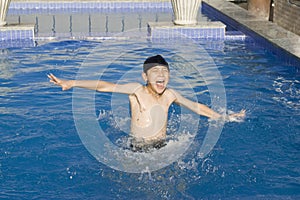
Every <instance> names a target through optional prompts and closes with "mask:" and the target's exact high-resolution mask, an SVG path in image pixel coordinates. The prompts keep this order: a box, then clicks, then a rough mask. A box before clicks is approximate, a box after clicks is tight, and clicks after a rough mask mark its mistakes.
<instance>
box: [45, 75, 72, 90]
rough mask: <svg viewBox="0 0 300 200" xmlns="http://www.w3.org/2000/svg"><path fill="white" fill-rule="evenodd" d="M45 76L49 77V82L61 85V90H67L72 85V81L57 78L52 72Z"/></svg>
mask: <svg viewBox="0 0 300 200" xmlns="http://www.w3.org/2000/svg"><path fill="white" fill-rule="evenodd" d="M47 76H48V78H49V79H50V82H51V83H54V84H55V85H58V86H61V88H62V90H69V89H70V88H72V87H73V81H69V80H62V79H59V78H57V77H56V76H54V75H53V74H48V75H47Z"/></svg>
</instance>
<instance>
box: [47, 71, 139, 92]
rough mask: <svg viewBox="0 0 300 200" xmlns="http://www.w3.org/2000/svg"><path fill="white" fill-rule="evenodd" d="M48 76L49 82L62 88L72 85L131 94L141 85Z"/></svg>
mask: <svg viewBox="0 0 300 200" xmlns="http://www.w3.org/2000/svg"><path fill="white" fill-rule="evenodd" d="M48 78H49V79H50V82H51V83H54V84H55V85H58V86H61V87H62V90H69V89H71V88H73V87H80V88H85V89H89V90H97V91H99V92H118V93H124V94H133V93H134V92H135V91H136V89H137V88H139V87H140V86H141V84H139V83H128V84H114V83H110V82H106V81H100V80H63V79H59V78H57V77H56V76H54V75H53V74H49V75H48Z"/></svg>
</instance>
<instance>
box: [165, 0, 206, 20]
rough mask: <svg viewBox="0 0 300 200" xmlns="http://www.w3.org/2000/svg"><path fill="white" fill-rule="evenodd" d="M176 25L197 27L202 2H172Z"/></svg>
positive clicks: (197, 0)
mask: <svg viewBox="0 0 300 200" xmlns="http://www.w3.org/2000/svg"><path fill="white" fill-rule="evenodd" d="M171 3H172V8H173V12H174V16H175V19H174V24H175V25H183V26H184V25H195V24H197V15H198V12H199V8H200V5H201V0H171Z"/></svg>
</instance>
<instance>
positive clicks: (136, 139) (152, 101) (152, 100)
mask: <svg viewBox="0 0 300 200" xmlns="http://www.w3.org/2000/svg"><path fill="white" fill-rule="evenodd" d="M169 75H170V69H169V65H168V63H167V62H166V61H165V59H164V58H163V57H162V56H160V55H156V56H153V57H149V58H147V59H146V60H145V62H144V65H143V73H142V77H143V79H144V81H145V82H146V85H142V84H140V83H127V84H114V83H110V82H106V81H98V80H62V79H59V78H57V77H55V76H54V75H53V74H50V75H48V77H49V78H50V82H52V83H54V84H56V85H59V86H61V87H62V90H68V89H70V88H72V87H80V88H86V89H90V90H97V91H99V92H117V93H123V94H128V95H129V102H130V109H131V136H132V138H133V141H132V146H131V147H132V148H133V149H134V150H142V149H147V148H149V147H154V148H159V147H161V146H163V145H164V142H165V139H166V128H167V121H168V109H169V107H170V105H171V104H172V103H173V102H174V103H176V104H179V105H182V106H184V107H186V108H188V109H190V110H191V111H193V112H195V113H197V114H199V115H203V116H206V117H208V118H211V119H218V118H221V117H222V116H221V115H220V114H219V113H216V112H215V111H213V110H212V109H210V108H208V107H207V106H205V105H203V104H200V103H197V102H193V101H191V100H189V99H187V98H185V97H183V96H181V95H180V94H179V93H178V92H176V91H175V90H173V89H169V88H167V84H168V82H169ZM229 117H238V118H244V117H245V110H242V111H241V112H240V113H236V114H232V115H230V116H229Z"/></svg>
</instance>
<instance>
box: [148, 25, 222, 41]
mask: <svg viewBox="0 0 300 200" xmlns="http://www.w3.org/2000/svg"><path fill="white" fill-rule="evenodd" d="M225 28H226V25H225V24H223V23H222V22H219V21H215V22H198V23H197V24H196V25H193V26H178V25H174V24H173V23H172V22H148V34H149V36H151V37H152V38H178V37H187V38H207V39H225Z"/></svg>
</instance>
